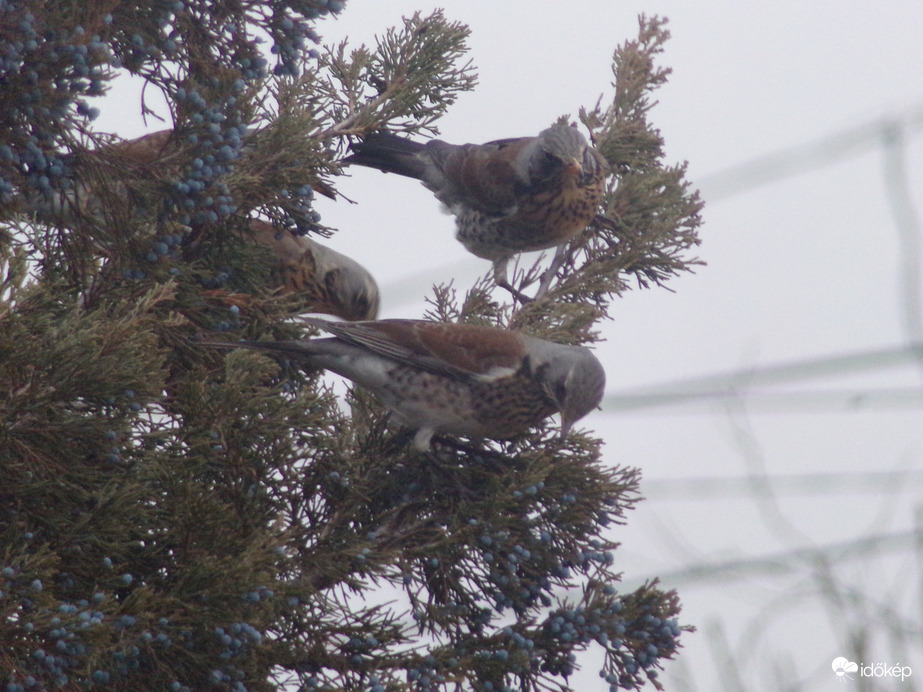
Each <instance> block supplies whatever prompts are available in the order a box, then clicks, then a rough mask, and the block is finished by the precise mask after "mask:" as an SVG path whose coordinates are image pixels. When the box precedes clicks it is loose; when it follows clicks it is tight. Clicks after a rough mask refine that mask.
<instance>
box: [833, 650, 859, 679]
mask: <svg viewBox="0 0 923 692" xmlns="http://www.w3.org/2000/svg"><path fill="white" fill-rule="evenodd" d="M830 667H831V668H833V672H834V673H836V676H837V677H838V678H840V680H843V681H844V682H845V680H846V679H849V680H852V676H851V675H849V673H855V672H857V671H858V670H859V665H858V664H857V663H853V662H852V661H850V660H848V659H846V658H843V657H842V656H838V657H837V658H835V659H833V663H831V664H830Z"/></svg>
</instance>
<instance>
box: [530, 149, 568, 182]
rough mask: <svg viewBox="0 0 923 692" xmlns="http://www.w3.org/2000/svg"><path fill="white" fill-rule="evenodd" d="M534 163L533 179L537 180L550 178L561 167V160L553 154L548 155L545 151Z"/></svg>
mask: <svg viewBox="0 0 923 692" xmlns="http://www.w3.org/2000/svg"><path fill="white" fill-rule="evenodd" d="M535 163H536V166H535V170H534V171H533V177H534V178H539V179H542V178H548V177H550V176H551V175H552V174H554V172H555V171H557V170H558V169H559V168H560V167H561V159H559V158H558V157H557V156H555V155H554V154H549V153H548V152H547V151H543V152H542V155H541V156H539V157H538V160H537V161H536V162H535Z"/></svg>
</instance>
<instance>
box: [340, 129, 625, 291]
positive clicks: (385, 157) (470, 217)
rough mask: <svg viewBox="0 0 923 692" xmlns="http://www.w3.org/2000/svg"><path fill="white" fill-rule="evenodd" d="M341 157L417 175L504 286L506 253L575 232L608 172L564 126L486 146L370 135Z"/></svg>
mask: <svg viewBox="0 0 923 692" xmlns="http://www.w3.org/2000/svg"><path fill="white" fill-rule="evenodd" d="M344 161H345V162H347V163H352V164H357V165H360V166H368V167H371V168H377V169H378V170H381V171H385V172H387V173H397V174H399V175H404V176H408V177H411V178H416V179H418V180H420V181H422V183H423V185H424V186H425V187H426V188H428V189H429V190H432V192H433V193H434V194H435V195H436V197H437V198H438V199H439V201H440V202H442V203H443V204H445V205H446V207H447V208H448V209H449V211H450V212H451V213H452V214H454V215H455V219H456V238H458V240H459V241H460V242H461V243H462V245H464V246H465V248H466V249H467V250H468V251H469V252H471V253H473V254H475V255H477V256H478V257H483V258H484V259H489V260H491V261H492V262H493V264H494V278H495V280H496V282H497V284H498V285H500V286H503V287H504V288H508V289H510V290H513V289H512V287H511V286H510V285H509V282H508V279H507V270H506V266H507V262H508V261H509V259H510V257H512V256H513V255H515V254H516V253H519V252H524V251H529V250H544V249H547V248H551V247H555V246H559V245H562V244H563V243H566V242H567V241H569V240H570V239H571V238H573V237H574V236H576V235H577V234H578V233H580V231H582V230H583V229H584V228H585V227H586V226H587V225H588V224H589V223H590V221H592V220H593V218H594V217H595V216H596V214H597V211H598V207H599V204H600V201H601V200H602V196H603V191H604V189H605V183H606V176H607V175H608V173H609V167H608V165H607V163H606V160H605V159H604V158H603V156H602V154H600V153H599V152H598V151H597V150H596V149H594V148H593V147H592V146H591V145H590V144H589V143H588V142H587V141H586V139H585V138H584V137H583V135H582V134H580V132H579V131H578V130H577V128H575V127H572V126H569V125H564V124H557V125H553V126H552V127H549V128H548V129H546V130H543V131H542V132H541V133H539V135H538V136H537V137H520V138H515V139H501V140H497V141H494V142H487V143H486V144H462V145H455V144H449V143H447V142H443V141H442V140H438V139H433V140H429V141H427V142H415V141H412V140H410V139H407V138H405V137H400V136H398V135H395V134H391V133H387V132H377V133H371V134H369V135H367V136H366V137H365V138H364V139H362V140H361V141H359V142H357V143H356V144H354V145H353V146H352V154H351V155H350V156H348V157H346V158H345V159H344ZM513 292H514V293H516V291H513Z"/></svg>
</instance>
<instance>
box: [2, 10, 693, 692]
mask: <svg viewBox="0 0 923 692" xmlns="http://www.w3.org/2000/svg"><path fill="white" fill-rule="evenodd" d="M341 5H342V3H341V2H335V1H334V0H260V1H257V0H237V1H236V2H220V1H217V0H156V1H155V2H151V3H130V2H119V1H118V0H101V1H99V2H93V3H84V2H76V1H75V2H56V3H45V2H40V1H39V0H22V1H12V0H0V60H2V62H0V205H2V207H0V224H2V225H0V270H2V272H0V280H2V284H0V382H2V387H0V478H2V481H0V642H2V646H0V682H2V683H3V684H4V685H5V689H7V690H10V691H14V690H23V689H36V690H40V689H55V688H65V687H66V688H70V687H83V686H94V685H96V686H99V687H100V688H101V689H102V688H105V687H110V688H115V689H126V690H128V689H131V690H138V689H168V690H184V689H203V688H214V689H231V690H244V689H247V690H270V689H279V688H281V687H286V688H298V689H306V690H310V689H349V690H352V689H369V690H389V689H390V690H397V689H418V690H428V689H433V690H435V689H474V690H502V689H525V690H529V689H559V688H560V689H567V680H568V676H569V675H570V674H571V673H572V672H573V671H574V669H575V665H576V664H575V661H576V654H577V653H578V652H580V651H582V650H584V649H586V648H588V647H590V646H598V647H602V648H603V649H604V650H605V654H606V656H605V667H604V669H603V671H601V675H602V676H604V677H605V679H606V680H607V681H608V682H609V683H610V684H611V686H612V687H613V688H634V687H638V686H641V685H643V684H644V682H645V681H646V680H650V681H652V682H653V684H654V685H655V686H657V687H659V684H658V682H657V671H658V669H659V668H660V666H661V663H662V661H663V660H665V659H669V658H671V657H672V656H673V655H674V654H675V653H676V651H677V647H678V646H679V636H680V632H681V629H682V628H681V627H680V626H679V625H678V624H677V615H678V614H679V603H678V598H677V595H676V594H675V593H673V592H664V591H663V590H661V589H660V588H658V586H657V584H656V583H649V584H646V585H644V586H642V587H641V588H638V589H637V590H635V591H633V592H628V593H620V592H619V591H618V578H619V574H618V572H617V571H616V567H615V559H614V557H613V551H614V549H615V548H616V544H615V543H614V542H612V540H611V537H607V535H608V531H609V529H611V528H612V527H613V526H614V525H618V524H621V523H624V522H625V521H626V513H627V511H628V510H630V509H631V508H632V506H633V505H634V504H635V503H636V502H637V501H638V500H639V499H640V498H639V495H638V477H639V473H638V471H637V470H636V469H634V468H631V467H629V466H613V465H612V464H611V463H604V462H603V450H602V444H601V441H600V440H599V439H598V438H596V437H595V436H594V435H593V434H592V433H590V432H576V433H572V434H571V435H570V436H569V437H568V440H567V444H562V443H561V442H559V441H558V440H557V439H556V437H555V434H554V432H553V431H552V430H551V429H548V428H545V427H540V428H537V429H534V430H532V431H530V432H529V433H528V434H527V435H524V436H523V437H521V438H519V439H516V440H513V441H509V442H502V443H501V442H489V441H487V442H474V441H458V440H451V439H443V440H441V441H437V444H436V445H435V447H434V450H433V451H432V452H430V453H426V454H423V453H419V452H416V451H414V450H413V449H412V448H411V447H409V446H408V445H407V444H406V436H404V435H403V432H402V431H401V429H400V426H399V425H397V424H396V422H394V421H391V420H390V419H389V417H388V415H387V412H386V411H384V410H383V409H382V408H381V406H380V405H379V404H377V403H376V402H375V401H374V400H372V399H371V398H370V397H369V396H368V395H367V394H366V393H364V392H362V391H361V390H355V391H352V392H351V393H350V395H349V398H348V406H347V408H346V409H344V408H343V407H342V405H341V403H340V402H338V401H337V397H336V396H335V395H334V393H333V392H332V391H331V390H330V389H329V388H328V387H327V386H326V385H325V384H324V380H323V379H321V377H320V375H319V374H318V373H302V372H298V371H295V370H293V369H291V368H286V367H283V366H280V365H279V364H278V363H276V362H275V361H273V360H271V359H268V358H266V357H265V356H262V355H259V354H255V353H249V352H243V351H235V352H232V353H230V354H224V353H217V352H215V351H214V350H213V349H207V348H203V347H202V346H201V345H199V344H198V341H199V340H200V339H201V338H203V337H205V338H209V337H212V336H214V334H215V332H216V331H221V332H224V334H223V335H222V338H223V339H232V338H250V339H255V338H294V337H298V336H300V335H301V330H300V329H299V328H298V327H297V325H295V324H294V323H293V321H292V319H291V318H292V317H293V316H296V315H297V314H298V313H299V312H301V311H302V310H303V309H304V308H305V306H304V305H303V304H301V303H299V300H298V297H297V296H291V295H279V294H278V293H277V292H275V291H273V290H272V287H273V285H274V284H273V283H272V273H273V270H272V263H271V258H269V257H268V256H267V253H266V252H265V250H263V249H261V247H260V246H259V245H257V244H255V243H253V242H252V239H251V238H250V237H249V233H248V224H247V219H248V218H252V217H254V216H260V217H263V218H267V219H271V220H272V221H273V223H275V224H276V225H277V227H278V229H279V231H280V232H285V233H295V234H314V235H319V236H323V235H327V234H329V233H331V232H332V231H333V229H330V228H327V227H325V226H324V225H323V223H322V220H321V219H320V217H319V216H318V214H317V213H316V211H315V210H314V209H313V206H312V199H313V195H314V194H315V191H317V190H319V191H321V192H324V193H327V194H332V193H334V191H335V187H336V177H337V175H338V174H339V173H340V166H339V165H338V164H337V161H338V159H339V158H341V157H342V155H343V154H344V152H345V149H346V147H347V144H348V141H349V138H350V137H353V136H361V135H362V134H364V133H367V132H369V131H372V130H375V129H379V128H385V127H386V128H388V129H390V130H392V131H397V132H404V133H407V134H409V135H421V134H426V133H432V132H435V131H436V130H435V125H436V122H437V120H438V118H439V117H440V116H441V115H442V114H443V113H445V111H446V110H447V108H449V107H450V106H451V105H452V103H453V101H454V100H455V98H456V96H457V95H458V93H459V92H461V91H464V90H468V89H471V88H473V86H474V84H475V74H474V71H473V67H472V65H471V63H470V62H469V61H468V57H467V53H466V44H465V41H466V37H467V35H468V29H467V28H466V27H465V26H464V25H462V24H460V23H457V22H452V21H449V20H448V19H447V18H446V17H445V16H444V15H443V14H442V13H441V12H435V13H433V14H431V15H429V16H423V15H421V14H417V15H415V16H413V17H411V18H407V19H406V20H405V21H404V23H403V26H400V27H398V28H395V29H392V30H389V31H387V32H385V33H384V34H382V35H381V37H380V38H379V39H378V41H377V43H376V45H375V46H374V47H364V46H360V47H351V46H349V45H347V44H342V45H337V46H328V47H320V45H319V43H318V37H317V36H316V34H315V32H314V29H313V28H312V24H313V21H314V20H315V19H317V18H318V17H321V16H323V15H326V14H328V13H336V12H338V11H339V9H340V7H341ZM664 24H665V22H664V21H663V20H660V19H657V18H654V19H648V18H644V17H642V18H641V20H640V33H639V35H638V37H637V38H636V39H633V40H629V41H626V42H625V43H624V44H623V45H621V46H620V47H619V48H618V49H617V50H616V51H615V55H614V65H613V75H614V80H613V84H614V88H615V94H614V98H613V97H609V98H608V100H607V102H606V105H601V104H602V103H603V101H602V100H601V101H600V104H599V105H597V106H596V107H595V108H593V109H592V110H581V111H580V112H579V119H580V121H581V122H582V123H583V125H584V126H585V127H586V128H588V130H589V131H590V132H591V133H592V134H593V136H594V139H595V142H596V146H597V147H598V148H599V150H600V151H601V152H602V153H603V154H604V155H605V157H606V158H607V160H608V161H609V164H610V166H611V167H612V170H613V171H614V175H613V177H612V178H611V182H610V183H609V188H608V191H607V195H606V199H605V209H604V210H602V211H603V212H604V213H601V214H600V215H599V216H598V217H597V219H596V221H595V222H594V223H593V224H592V226H591V227H590V228H589V229H587V231H586V232H585V233H584V234H583V235H582V236H581V237H579V238H578V239H577V240H575V241H574V242H572V243H571V244H570V246H569V247H568V252H567V255H566V257H565V261H564V262H563V263H562V264H561V266H560V267H559V268H558V270H557V272H556V274H555V275H554V277H553V278H552V279H551V281H550V285H549V290H548V291H547V293H546V294H545V295H544V296H543V297H542V298H541V299H539V300H536V301H534V302H531V303H527V304H525V305H522V306H518V305H515V304H512V303H510V302H509V300H508V299H507V298H505V297H504V296H498V295H496V294H495V292H494V291H493V290H492V285H491V283H490V282H489V280H488V279H487V278H485V279H484V280H482V281H479V282H478V283H477V284H475V285H474V286H472V287H470V288H469V289H468V290H461V289H459V288H458V287H456V286H454V285H443V286H436V287H434V290H433V295H432V297H431V309H430V311H429V313H428V315H426V316H427V317H429V318H431V319H438V320H452V321H465V322H477V323H483V324H492V325H497V326H502V327H507V328H515V329H522V330H525V331H527V332H528V333H531V334H534V335H536V336H540V337H543V338H548V339H552V340H555V341H559V342H562V343H589V342H592V341H594V340H595V339H597V338H598V336H597V333H596V331H595V330H594V325H595V324H597V323H598V322H599V321H600V320H602V319H605V318H606V317H607V311H608V308H609V306H610V304H611V301H612V300H614V299H615V298H617V297H618V296H620V295H621V294H622V293H623V292H624V291H625V290H627V289H628V288H629V287H630V285H631V283H632V282H636V283H637V284H638V285H640V286H642V287H654V286H661V285H662V284H663V283H664V282H665V281H666V280H667V279H669V278H670V277H671V276H674V275H676V274H678V273H680V272H682V271H685V270H688V269H689V268H690V266H691V265H692V264H694V263H695V259H694V258H693V257H691V256H689V254H688V253H689V251H690V249H691V248H692V247H693V246H694V245H696V244H697V242H698V241H697V238H696V227H697V226H698V224H699V211H700V208H701V203H700V201H699V199H698V196H697V194H696V193H695V192H694V191H692V190H691V189H690V187H689V184H688V183H687V182H686V180H685V167H684V166H668V165H666V164H665V163H664V160H663V159H664V157H663V150H662V144H663V142H662V139H661V137H660V134H659V133H658V131H657V130H656V129H655V128H654V127H653V126H652V125H651V123H650V122H649V121H648V111H649V109H650V107H651V105H652V103H653V102H652V100H651V99H652V92H653V91H654V90H655V89H656V88H657V87H659V86H660V85H661V84H663V82H664V81H665V80H666V77H667V75H668V70H667V69H665V68H662V67H659V66H657V64H656V59H657V58H658V56H659V54H660V53H661V51H662V45H663V42H664V41H665V40H666V39H667V37H668V33H667V31H666V29H665V26H664ZM261 38H262V39H263V40H266V39H267V38H268V47H269V48H270V49H271V50H269V51H266V50H265V48H266V45H260V43H261ZM123 71H124V72H128V73H131V74H133V75H135V76H138V77H140V78H142V79H144V80H145V81H146V83H147V90H146V91H145V98H149V97H150V95H151V94H152V93H153V92H154V91H159V92H160V93H161V94H162V95H163V96H164V98H165V100H166V102H167V103H168V104H169V107H170V119H171V121H170V122H168V123H166V124H165V125H164V127H168V128H170V129H172V130H173V134H172V135H171V146H170V147H169V148H168V149H165V150H164V151H163V152H162V154H161V155H160V156H159V157H158V158H157V160H156V161H155V162H154V163H153V164H150V163H139V162H138V161H132V160H129V159H126V158H125V157H124V156H121V155H120V154H119V149H118V147H112V146H107V145H109V144H111V143H112V142H113V141H115V138H114V136H113V135H111V134H110V133H105V132H99V131H97V130H95V129H94V128H93V120H94V118H95V116H96V114H97V113H98V109H102V108H106V101H105V100H102V99H99V97H100V96H101V95H103V94H104V93H105V91H106V89H107V86H108V84H109V83H110V80H111V79H112V78H113V77H114V76H115V75H116V74H118V73H120V72H123ZM141 107H142V109H143V110H147V108H146V104H145V103H142V104H141ZM149 115H151V114H150V113H149ZM151 117H153V116H152V115H151ZM357 201H358V202H359V203H361V200H357ZM539 271H540V267H538V266H537V267H535V268H533V269H531V270H529V271H527V272H522V273H520V274H519V275H518V277H517V279H518V281H519V282H520V286H521V287H523V288H525V286H526V285H528V284H529V282H531V281H533V280H534V279H535V278H536V276H537V275H538V272H539ZM418 317H419V316H418ZM344 411H345V412H344ZM620 568H625V567H624V566H620ZM389 599H390V600H389Z"/></svg>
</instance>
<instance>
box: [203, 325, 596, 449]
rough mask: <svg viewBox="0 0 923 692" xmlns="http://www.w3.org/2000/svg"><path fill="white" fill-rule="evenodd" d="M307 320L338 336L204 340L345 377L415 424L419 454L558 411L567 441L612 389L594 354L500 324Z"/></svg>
mask: <svg viewBox="0 0 923 692" xmlns="http://www.w3.org/2000/svg"><path fill="white" fill-rule="evenodd" d="M306 322H307V323H308V324H311V325H314V326H316V327H319V328H320V329H323V330H324V331H326V332H328V333H330V334H332V337H329V338H312V339H303V340H299V341H282V342H263V341H241V342H236V343H233V342H203V343H204V345H210V346H218V347H222V348H247V349H255V350H260V351H266V352H268V353H270V354H272V355H273V356H275V357H277V358H285V359H289V360H291V361H292V362H295V363H298V364H299V365H301V366H302V367H304V368H306V369H326V370H330V371H332V372H335V373H337V374H339V375H342V376H343V377H346V378H347V379H349V380H352V381H353V382H355V383H356V384H358V385H360V386H362V387H364V388H366V389H368V390H369V391H370V392H371V393H372V394H374V395H375V396H376V397H377V398H378V399H379V400H380V401H381V402H382V403H383V404H384V405H385V407H386V408H388V409H389V410H390V411H391V412H392V413H393V414H394V415H395V416H396V417H397V418H398V419H399V420H400V421H401V422H403V423H404V424H405V425H408V426H410V427H411V428H414V429H415V430H416V435H415V437H414V447H415V448H416V449H418V450H420V451H425V450H428V449H429V448H430V443H431V439H432V437H433V435H435V434H449V435H459V436H464V437H469V438H473V439H484V438H488V439H497V440H505V439H510V438H514V437H516V436H518V435H520V434H522V433H523V432H525V431H526V430H527V429H529V428H530V427H533V426H535V425H537V424H538V423H540V422H541V421H542V420H543V419H545V418H547V417H548V416H551V415H552V414H554V413H556V412H557V413H560V414H561V435H562V437H563V436H565V435H567V433H568V432H569V431H570V429H571V427H572V426H573V424H574V423H575V422H576V421H578V420H580V419H581V418H583V417H584V416H585V415H586V414H588V413H589V412H590V411H592V410H593V409H594V408H596V407H597V406H599V402H600V401H601V400H602V396H603V390H604V388H605V383H606V375H605V371H604V370H603V366H602V364H601V363H600V362H599V360H597V358H596V357H595V356H594V355H593V353H592V352H591V351H590V350H589V349H587V348H584V347H583V346H568V345H564V344H556V343H553V342H551V341H546V340H544V339H538V338H536V337H532V336H528V335H526V334H522V333H519V332H513V331H509V330H506V329H500V328H498V327H485V326H478V325H469V324H451V323H442V322H428V321H423V320H379V321H374V322H351V323H347V322H327V321H324V320H319V319H308V320H306Z"/></svg>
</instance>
